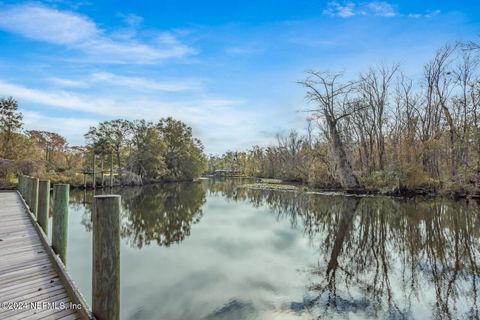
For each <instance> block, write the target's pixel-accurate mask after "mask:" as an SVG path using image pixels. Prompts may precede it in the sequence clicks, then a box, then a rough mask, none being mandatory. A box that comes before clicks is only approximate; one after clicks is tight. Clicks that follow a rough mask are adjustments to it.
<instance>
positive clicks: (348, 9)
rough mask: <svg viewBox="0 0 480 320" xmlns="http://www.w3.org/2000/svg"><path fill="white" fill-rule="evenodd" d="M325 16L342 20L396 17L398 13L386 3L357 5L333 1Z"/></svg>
mask: <svg viewBox="0 0 480 320" xmlns="http://www.w3.org/2000/svg"><path fill="white" fill-rule="evenodd" d="M323 14H325V15H329V16H335V17H341V18H351V17H354V16H367V15H372V16H378V17H395V16H396V15H397V12H396V10H395V8H394V7H393V5H391V4H390V3H388V2H385V1H372V2H361V3H355V2H352V1H347V2H339V1H331V2H329V3H327V7H326V8H325V10H323Z"/></svg>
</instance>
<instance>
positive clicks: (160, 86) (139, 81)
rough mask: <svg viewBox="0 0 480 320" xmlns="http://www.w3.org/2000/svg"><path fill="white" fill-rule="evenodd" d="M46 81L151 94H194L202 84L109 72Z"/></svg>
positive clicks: (66, 86) (193, 80)
mask: <svg viewBox="0 0 480 320" xmlns="http://www.w3.org/2000/svg"><path fill="white" fill-rule="evenodd" d="M46 80H48V81H49V82H51V83H52V84H54V85H55V86H56V87H62V88H72V89H73V88H88V87H91V86H92V85H98V84H101V85H102V87H119V88H122V89H131V90H134V91H151V92H187V91H189V92H194V91H200V90H202V89H203V83H202V81H201V80H199V79H181V80H164V81H157V80H152V79H147V78H144V77H137V76H125V75H119V74H114V73H110V72H94V73H91V74H89V75H86V76H85V75H84V76H82V77H81V80H80V79H78V80H77V79H76V78H75V79H67V78H59V77H49V78H47V79H46Z"/></svg>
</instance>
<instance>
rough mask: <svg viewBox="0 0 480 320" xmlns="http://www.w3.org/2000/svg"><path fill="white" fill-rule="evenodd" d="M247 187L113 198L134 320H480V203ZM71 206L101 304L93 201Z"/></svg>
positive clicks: (76, 238) (176, 189) (78, 254)
mask: <svg viewBox="0 0 480 320" xmlns="http://www.w3.org/2000/svg"><path fill="white" fill-rule="evenodd" d="M242 183H243V181H242V180H240V179H226V180H201V181H200V182H198V183H189V184H168V185H164V186H148V187H144V188H127V189H121V190H114V192H115V193H120V194H121V195H122V216H121V318H122V319H165V320H176V319H181V320H189V319H208V320H214V319H216V320H218V319H232V320H241V319H325V318H326V319H336V318H338V319H370V318H379V319H404V318H405V319H430V318H431V319H450V318H451V319H467V318H468V319H477V318H478V317H479V308H478V304H479V302H480V301H479V300H480V299H479V297H478V290H479V288H478V286H479V285H480V283H479V276H480V274H479V266H480V252H479V251H480V241H479V240H480V209H479V204H477V203H474V202H470V203H467V202H452V201H448V200H421V199H415V200H400V199H391V198H386V197H362V198H360V197H344V196H336V195H330V196H325V195H318V194H308V193H294V192H281V191H259V190H249V189H246V188H242V187H241V185H242ZM104 192H105V193H106V190H105V191H104ZM97 193H100V194H101V193H102V191H97ZM70 196H71V199H70V217H69V242H68V258H67V259H68V260H67V267H68V269H69V270H70V273H71V275H72V277H73V279H74V280H75V282H76V283H77V285H78V287H79V288H80V290H81V292H82V293H83V295H84V296H85V298H86V300H87V302H89V303H91V301H90V300H91V238H92V235H91V229H92V225H91V222H90V215H91V203H92V196H93V193H92V192H87V193H84V192H83V191H75V190H74V191H72V192H71V195H70Z"/></svg>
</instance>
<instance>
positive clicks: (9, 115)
mask: <svg viewBox="0 0 480 320" xmlns="http://www.w3.org/2000/svg"><path fill="white" fill-rule="evenodd" d="M22 119H23V116H22V113H21V112H20V111H18V103H17V101H16V100H15V99H13V98H12V97H10V98H7V99H0V130H1V132H2V135H3V157H4V158H6V159H10V158H11V157H12V153H13V150H12V149H13V144H12V141H13V136H14V134H15V132H17V131H18V130H20V129H21V128H22V125H23V123H22Z"/></svg>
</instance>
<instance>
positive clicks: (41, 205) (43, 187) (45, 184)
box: [37, 180, 50, 234]
mask: <svg viewBox="0 0 480 320" xmlns="http://www.w3.org/2000/svg"><path fill="white" fill-rule="evenodd" d="M49 209H50V181H49V180H42V181H40V182H39V185H38V216H37V221H38V224H39V225H40V226H41V227H42V230H43V232H45V234H48V213H49Z"/></svg>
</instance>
